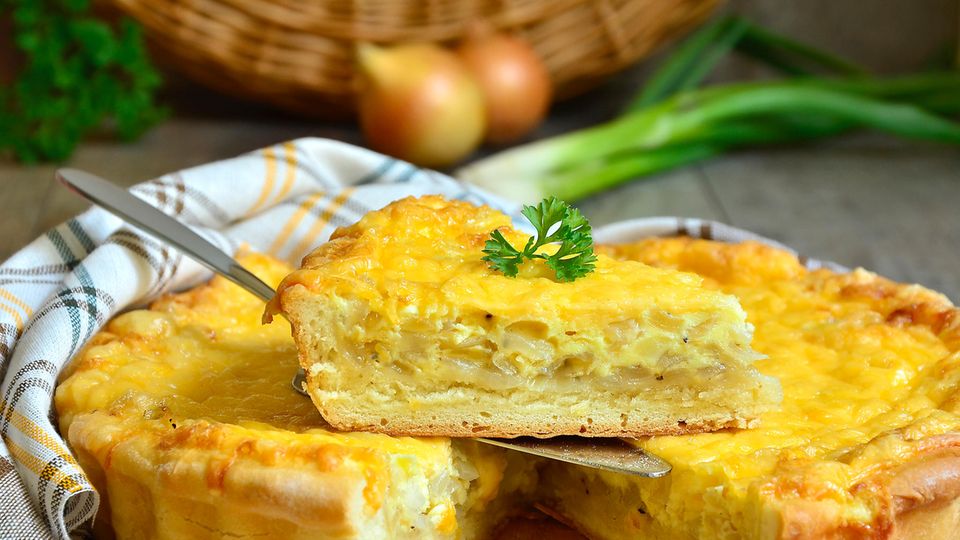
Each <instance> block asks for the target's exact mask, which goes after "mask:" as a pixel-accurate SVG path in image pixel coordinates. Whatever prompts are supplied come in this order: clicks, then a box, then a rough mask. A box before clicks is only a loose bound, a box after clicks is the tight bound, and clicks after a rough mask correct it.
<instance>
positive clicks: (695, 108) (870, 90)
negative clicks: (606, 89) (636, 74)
mask: <svg viewBox="0 0 960 540" xmlns="http://www.w3.org/2000/svg"><path fill="white" fill-rule="evenodd" d="M945 79H946V77H943V76H941V75H939V74H937V75H934V76H931V78H930V80H928V81H926V82H928V83H930V84H929V86H924V84H923V83H924V81H920V80H918V79H917V78H916V77H911V78H910V80H904V81H901V80H860V79H856V80H846V81H843V80H823V81H817V80H798V81H787V82H775V83H770V82H763V83H756V82H752V83H740V84H734V85H725V86H720V87H712V88H706V89H700V90H692V91H686V92H683V93H681V94H678V95H675V96H673V97H671V98H668V99H666V100H664V101H661V102H659V103H657V104H655V105H652V106H650V107H647V108H645V109H641V110H639V111H637V112H634V113H630V114H627V115H625V116H622V117H620V118H618V119H616V120H614V121H612V122H609V123H606V124H603V125H600V126H597V127H594V128H589V129H585V130H581V131H577V132H574V133H570V134H566V135H561V136H558V137H553V138H550V139H546V140H543V141H538V142H535V143H532V144H528V145H524V146H520V147H517V148H513V149H510V150H507V151H504V152H501V153H499V154H496V155H494V156H491V157H489V158H486V159H483V160H481V161H478V162H475V163H473V164H470V165H468V166H466V167H464V168H462V169H460V171H458V173H457V176H458V177H459V178H461V179H463V180H465V181H467V182H470V183H473V184H476V185H478V186H481V187H484V188H486V189H488V190H490V191H492V192H494V193H498V194H500V195H505V196H508V197H513V198H516V199H518V200H539V199H542V198H543V197H545V196H548V195H555V196H557V197H560V198H561V199H565V200H576V199H579V198H582V197H585V196H588V195H590V194H593V193H596V192H598V191H601V190H604V189H607V188H609V187H612V186H614V185H617V184H618V183H621V182H623V181H626V180H629V179H632V178H636V177H638V176H645V175H649V174H653V173H656V172H660V171H663V170H667V169H670V168H674V167H677V166H680V165H684V164H688V163H693V162H697V161H701V160H704V159H707V158H710V157H714V156H716V155H718V154H720V153H723V152H725V151H728V150H730V149H733V148H738V147H743V146H749V145H761V144H781V143H785V142H792V141H804V140H810V139H816V138H820V137H826V136H832V135H837V134H840V133H843V132H845V131H848V130H850V129H854V128H869V129H874V130H877V131H882V132H886V133H890V134H893V135H897V136H901V137H906V138H912V139H921V140H929V141H934V142H941V143H947V144H960V125H958V124H957V123H955V122H952V121H950V120H947V119H945V118H942V117H940V116H938V115H937V113H936V112H935V111H931V110H928V109H927V108H925V100H926V99H927V98H935V101H934V103H933V105H934V106H935V107H936V108H937V109H940V110H956V108H957V106H958V104H960V98H955V99H953V100H950V99H948V96H949V95H950V92H954V94H955V95H960V76H953V77H952V78H951V79H952V80H951V81H950V84H944V81H945ZM934 82H935V83H936V85H934V84H933V83H934ZM908 83H909V84H908ZM872 96H875V97H872ZM904 96H905V97H904ZM900 98H903V99H905V101H898V99H900Z"/></svg>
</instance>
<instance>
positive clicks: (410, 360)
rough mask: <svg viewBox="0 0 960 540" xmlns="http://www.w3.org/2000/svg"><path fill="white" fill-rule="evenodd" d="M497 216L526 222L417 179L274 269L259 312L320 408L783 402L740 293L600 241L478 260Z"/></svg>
mask: <svg viewBox="0 0 960 540" xmlns="http://www.w3.org/2000/svg"><path fill="white" fill-rule="evenodd" d="M493 230H499V231H500V232H501V233H502V234H503V235H504V236H505V237H506V238H508V239H509V241H510V242H511V243H512V244H513V245H515V246H522V245H524V244H525V243H526V241H527V239H528V235H526V234H524V233H522V232H520V231H517V230H515V229H513V228H511V227H510V226H509V218H508V217H507V216H506V215H504V214H502V213H500V212H497V211H494V210H492V209H490V208H487V207H477V206H475V205H472V204H469V203H465V202H461V201H449V200H446V199H444V198H442V197H438V196H425V197H420V198H412V197H411V198H407V199H403V200H400V201H396V202H394V203H391V204H389V205H387V206H386V207H384V208H382V209H380V210H377V211H374V212H370V213H368V214H367V215H365V216H364V217H363V218H362V219H361V220H360V221H359V222H357V223H356V224H354V225H351V226H350V227H346V228H343V229H339V230H338V231H336V232H335V233H334V235H333V236H332V238H331V240H330V241H329V242H328V243H326V244H324V245H322V246H320V247H318V248H317V249H316V250H315V251H314V252H313V253H311V254H310V255H308V256H307V257H306V258H305V259H304V261H303V264H302V267H301V268H300V269H299V270H297V271H295V272H293V273H292V274H291V275H290V276H288V277H286V278H285V279H284V280H283V282H282V283H281V286H280V287H279V290H278V294H277V299H276V300H275V301H274V302H273V303H272V305H271V310H270V312H271V313H272V312H275V311H277V310H281V311H282V312H283V313H284V314H285V316H286V317H287V319H288V320H290V321H291V323H292V325H293V330H294V337H295V340H296V341H297V343H298V349H299V351H300V362H301V365H302V366H303V368H304V370H305V371H306V373H307V387H308V390H309V391H310V394H311V397H312V398H313V400H314V403H315V404H316V405H317V408H318V409H319V410H320V411H321V413H322V414H323V415H324V418H325V419H327V421H329V422H330V423H331V424H332V425H334V426H336V427H338V428H340V429H349V430H363V431H374V432H380V433H389V434H405V435H442V436H453V437H470V436H477V435H483V436H497V437H515V436H523V435H529V436H554V435H581V436H594V437H611V436H639V435H653V434H682V433H693V432H701V431H710V430H717V429H722V428H726V427H737V428H745V427H749V426H751V425H753V424H754V423H755V419H756V417H757V416H758V415H759V414H760V413H761V412H763V411H766V410H769V409H771V408H774V407H776V403H777V401H779V388H778V385H777V383H776V381H775V380H773V379H771V378H768V377H762V376H760V375H759V374H758V373H757V371H756V369H755V368H754V367H753V366H752V363H753V362H754V360H756V359H757V358H758V355H757V354H756V353H754V352H753V351H752V350H751V349H750V345H749V343H750V333H751V328H750V326H749V325H748V324H747V323H746V314H745V313H744V312H743V310H742V309H741V308H740V306H739V304H738V303H737V301H736V299H735V298H734V297H732V296H730V295H727V294H723V293H722V292H719V291H716V290H711V289H707V288H704V287H702V286H701V281H702V279H701V278H700V277H698V276H696V275H695V274H692V273H688V272H677V271H674V270H665V269H660V268H654V267H651V266H648V265H645V264H640V263H638V262H633V261H618V260H614V259H612V258H610V257H607V256H605V255H600V256H599V257H598V259H597V261H596V268H595V269H594V271H593V272H591V273H589V274H588V275H586V276H583V277H580V278H578V279H577V280H575V281H573V282H558V281H557V280H556V279H554V276H553V272H552V271H551V270H549V268H548V267H547V266H546V265H545V264H543V261H541V260H537V261H528V262H527V263H525V264H523V265H522V266H521V269H520V273H519V274H518V275H517V276H514V277H511V276H505V275H503V274H502V273H500V272H499V271H496V270H493V269H491V268H490V267H489V264H488V263H487V262H485V261H483V260H482V257H483V252H482V248H483V246H484V243H485V242H486V240H488V239H489V238H490V232H491V231H493ZM553 248H555V246H553ZM545 249H551V248H550V247H548V248H545Z"/></svg>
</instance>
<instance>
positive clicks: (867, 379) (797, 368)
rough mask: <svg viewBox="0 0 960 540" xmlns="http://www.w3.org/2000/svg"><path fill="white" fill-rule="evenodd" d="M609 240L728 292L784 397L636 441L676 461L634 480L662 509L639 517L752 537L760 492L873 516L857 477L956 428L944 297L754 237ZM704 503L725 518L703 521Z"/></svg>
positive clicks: (955, 328)
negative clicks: (834, 266) (728, 424)
mask: <svg viewBox="0 0 960 540" xmlns="http://www.w3.org/2000/svg"><path fill="white" fill-rule="evenodd" d="M609 252H610V253H611V254H612V255H614V256H617V257H623V258H630V259H635V260H641V261H644V262H647V263H649V264H654V265H659V266H663V267H667V268H677V269H681V270H687V271H694V272H698V273H699V274H700V275H702V276H703V277H704V279H705V281H704V284H705V286H707V287H710V288H713V289H717V290H722V291H724V292H727V293H730V294H733V295H736V296H737V297H738V298H739V299H740V302H741V304H742V305H743V307H744V309H746V310H747V313H748V317H749V320H750V322H752V323H753V324H754V326H755V328H756V331H755V335H754V347H755V348H756V350H758V351H759V352H761V353H763V354H765V355H766V358H765V359H763V360H760V361H758V362H757V363H756V366H757V368H758V369H759V370H760V371H761V372H762V373H764V374H767V375H771V376H774V377H777V378H779V379H780V381H781V382H782V385H783V404H782V406H781V408H780V409H779V410H775V411H772V412H767V413H765V414H764V415H763V416H762V417H761V423H760V427H759V428H756V429H750V430H742V431H736V430H731V431H725V432H718V433H704V434H697V435H688V436H682V437H656V438H652V439H647V440H643V441H642V442H641V443H640V444H641V445H642V446H643V447H644V448H647V449H649V450H651V451H653V452H655V453H657V454H658V455H660V456H663V457H664V458H666V459H667V460H668V461H670V462H671V463H672V464H673V465H674V472H673V474H671V476H670V477H669V480H663V481H649V482H646V483H640V484H638V486H639V488H640V490H641V491H642V492H643V493H644V494H645V495H644V498H645V500H647V501H648V502H649V503H650V504H651V505H654V506H653V508H654V509H656V506H655V505H656V504H662V505H663V506H664V507H666V511H663V512H660V513H657V514H656V515H655V516H654V519H655V520H656V521H657V522H658V523H659V524H658V525H656V526H652V525H650V523H646V524H644V523H645V522H644V520H640V522H644V523H640V524H639V525H638V527H640V528H643V527H652V529H653V530H656V531H660V534H661V535H662V534H664V532H663V531H673V533H671V534H673V535H677V534H678V532H679V531H685V532H686V534H688V535H704V536H702V537H704V538H715V537H724V536H727V535H726V534H723V531H727V532H728V533H729V535H733V536H735V535H737V534H742V535H749V534H748V533H751V530H752V529H751V527H754V528H756V527H759V526H760V525H759V524H760V523H761V522H762V519H761V515H760V514H758V513H757V512H756V509H757V508H759V505H760V504H761V503H759V502H758V501H759V500H764V501H765V502H764V503H762V504H765V505H774V506H776V505H777V503H774V502H772V501H774V500H782V501H788V500H791V499H806V500H810V501H833V502H836V503H837V507H836V508H838V509H839V510H837V511H838V512H840V513H841V514H842V515H841V517H840V518H838V519H839V520H840V521H845V522H848V523H863V524H867V525H864V526H865V527H869V524H870V523H872V522H873V520H874V519H876V517H877V515H878V513H879V512H881V511H884V509H882V508H880V504H881V498H882V497H881V496H880V495H879V494H873V493H871V492H870V490H869V489H860V488H857V487H856V486H857V485H858V483H860V482H863V481H864V479H865V478H867V477H870V476H871V475H875V474H877V473H878V471H882V470H884V469H885V468H889V467H892V466H894V465H896V464H898V463H903V462H904V460H906V459H908V458H909V457H910V456H911V455H913V454H915V453H916V452H917V451H919V448H920V447H921V446H922V445H920V444H919V443H917V441H918V440H920V439H923V438H927V437H932V436H936V435H940V434H945V433H950V432H956V431H960V416H958V413H960V407H958V396H960V393H958V389H960V353H958V349H960V324H958V323H960V317H958V316H957V312H956V310H954V309H953V308H952V306H951V305H950V303H949V302H948V301H947V300H946V298H944V297H942V296H941V295H938V294H936V293H933V292H931V291H928V290H926V289H923V288H921V287H918V286H909V287H908V286H901V285H896V284H893V283H891V282H888V281H886V280H883V279H882V278H878V277H877V276H875V275H873V274H870V273H868V272H865V271H862V270H858V271H855V272H853V273H850V274H834V273H832V272H829V271H827V270H819V271H807V270H806V269H804V268H803V267H802V266H801V265H800V264H799V263H798V261H797V259H796V258H795V257H794V256H792V255H790V254H788V253H786V252H783V251H779V250H776V249H773V248H769V247H765V246H761V245H758V244H743V245H725V244H719V243H714V242H709V241H694V240H690V239H666V240H663V239H658V240H648V241H644V242H640V243H638V244H635V245H627V246H619V247H615V248H611V249H609ZM604 481H605V482H607V483H608V484H609V485H615V486H620V487H621V488H625V483H627V482H629V480H627V479H626V478H625V477H616V476H613V475H609V476H605V477H604ZM667 486H669V488H668V487H667ZM667 494H669V497H670V500H669V501H668V500H667V499H666V498H665V497H667V496H668V495H667ZM670 501H683V507H682V508H681V507H674V506H673V504H675V503H673V504H672V503H671V502H670ZM751 507H752V508H754V511H751V510H749V508H751ZM661 510H663V508H661ZM705 512H706V514H705ZM710 512H715V513H717V514H721V515H724V516H725V517H724V518H722V519H721V521H723V520H727V521H725V525H724V526H723V527H718V526H717V525H716V523H713V524H711V523H710V521H709V518H707V517H704V516H705V515H709V513H710ZM810 519H813V518H810ZM646 521H649V520H646ZM731 527H732V528H731ZM737 531H739V533H737ZM752 532H753V533H756V530H753V531H752ZM768 532H770V531H768ZM773 532H774V533H775V532H776V531H773ZM651 534H653V533H651ZM674 537H676V536H674Z"/></svg>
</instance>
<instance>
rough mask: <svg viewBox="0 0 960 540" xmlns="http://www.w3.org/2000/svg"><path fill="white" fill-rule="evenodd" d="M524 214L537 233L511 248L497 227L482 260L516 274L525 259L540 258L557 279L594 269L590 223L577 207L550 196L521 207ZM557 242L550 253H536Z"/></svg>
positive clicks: (493, 266) (566, 278)
mask: <svg viewBox="0 0 960 540" xmlns="http://www.w3.org/2000/svg"><path fill="white" fill-rule="evenodd" d="M521 213H522V214H523V216H524V217H526V218H527V220H528V221H530V223H531V224H532V225H533V228H534V229H536V231H537V235H536V236H531V237H530V238H529V239H528V240H527V244H526V246H524V248H523V250H518V249H517V248H515V247H513V245H511V244H510V242H509V241H508V240H507V239H506V238H504V237H503V234H501V233H500V231H499V230H495V231H493V232H491V233H490V239H489V240H487V243H486V244H485V245H484V247H483V252H484V253H485V254H486V255H485V256H484V257H483V259H482V260H484V261H487V262H488V263H490V268H492V269H494V270H497V271H499V272H502V273H503V274H504V275H505V276H509V277H515V276H516V275H517V273H518V272H519V271H520V265H521V264H523V261H524V260H533V259H543V260H545V261H546V265H547V266H548V267H549V268H551V269H552V270H553V271H554V273H555V274H556V276H557V280H559V281H573V280H575V279H577V278H579V277H583V276H585V275H587V274H589V273H590V272H592V271H593V269H594V267H595V266H596V261H597V256H596V255H594V253H593V236H592V234H591V230H590V223H589V222H588V221H587V218H585V217H583V214H581V213H580V211H579V210H577V209H576V208H573V207H571V206H570V205H568V204H567V203H565V202H563V201H561V200H560V199H557V198H556V197H550V198H549V199H544V200H543V201H541V202H540V204H538V205H537V206H524V207H523V210H522V211H521ZM558 243H559V244H560V245H559V246H558V247H557V250H556V251H555V252H553V253H538V251H539V250H540V248H542V247H543V246H546V245H548V244H558Z"/></svg>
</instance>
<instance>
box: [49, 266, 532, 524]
mask: <svg viewBox="0 0 960 540" xmlns="http://www.w3.org/2000/svg"><path fill="white" fill-rule="evenodd" d="M242 262H243V264H244V265H245V266H247V267H249V268H251V269H252V270H254V271H255V272H256V273H257V274H258V275H260V276H261V277H263V278H264V279H265V280H266V281H267V282H269V283H274V284H275V283H277V282H279V281H280V278H281V277H282V276H283V275H285V274H286V273H288V272H289V269H288V268H287V267H285V266H284V265H282V264H280V263H278V262H275V261H271V260H269V259H267V258H264V257H259V256H252V257H247V258H245V259H244V260H243V261H242ZM262 312H263V303H262V302H261V301H260V300H258V299H257V298H255V297H254V296H252V295H250V294H249V293H246V292H244V291H243V290H241V289H240V288H238V287H237V286H236V285H233V284H231V283H229V282H227V281H226V280H224V279H222V278H216V279H214V280H213V281H212V282H211V283H210V284H208V285H204V286H201V287H199V288H197V289H194V290H192V291H190V292H187V293H184V294H178V295H174V296H170V297H167V298H165V299H162V300H160V301H158V302H156V303H155V304H154V305H153V306H152V307H151V309H149V310H137V311H131V312H128V313H126V314H123V315H120V316H119V317H117V318H115V319H114V320H112V321H111V322H110V323H109V324H108V325H107V327H106V329H105V330H104V331H103V332H101V333H99V334H98V335H96V336H95V337H94V338H93V339H92V341H91V342H90V344H89V345H88V346H87V347H86V349H85V350H84V351H83V352H82V353H81V354H79V355H78V356H77V358H75V359H74V361H73V362H72V363H71V365H70V366H69V368H68V371H67V372H66V373H65V374H64V379H63V381H62V382H61V384H60V385H59V387H58V388H57V393H56V407H57V411H58V413H59V415H60V426H61V430H62V432H63V434H64V435H65V437H66V439H67V440H68V442H69V444H70V446H71V448H72V449H73V450H74V452H75V454H76V455H77V458H78V459H79V462H80V464H81V466H82V467H83V468H84V471H85V472H86V473H87V474H88V475H89V477H90V478H91V480H92V481H93V483H94V485H95V486H96V487H97V490H98V492H99V493H100V495H101V499H102V502H101V510H100V514H99V516H98V519H97V524H98V527H99V528H100V529H101V532H103V533H105V534H109V533H110V532H113V533H115V534H116V536H117V537H119V538H122V539H132V538H137V539H191V540H203V539H213V538H284V539H300V538H303V539H306V538H310V539H328V538H329V539H332V538H369V539H377V540H380V539H383V538H444V539H453V538H482V537H484V536H485V534H486V531H488V530H489V528H490V527H491V526H492V525H493V524H495V523H496V522H497V521H498V516H499V515H501V514H502V510H503V509H504V508H506V507H507V506H509V505H510V503H511V501H512V497H513V493H515V492H519V491H521V487H523V486H525V485H526V486H529V485H530V484H531V483H532V481H533V476H532V473H531V472H530V471H529V469H528V467H532V465H526V464H521V463H520V462H518V461H516V459H517V458H516V457H515V456H508V454H507V453H505V452H501V451H499V450H497V449H493V448H491V447H486V446H482V447H481V446H479V445H476V444H474V443H472V442H471V441H458V442H456V443H451V441H450V440H448V439H440V438H435V439H413V438H408V437H399V438H394V437H389V436H386V435H378V434H370V433H340V432H336V431H334V430H331V429H330V428H329V426H327V424H326V423H325V422H324V421H323V419H322V418H321V417H320V415H319V413H318V412H317V410H316V409H315V408H314V406H313V404H312V403H311V402H310V400H309V399H308V398H306V397H304V396H302V395H300V394H298V393H296V392H295V391H294V390H293V388H292V387H291V384H290V381H291V377H292V376H293V374H294V373H295V371H296V369H297V361H296V352H295V348H294V344H293V341H292V340H291V338H290V329H289V327H287V325H286V324H285V323H283V321H278V322H276V323H274V324H273V325H267V326H263V325H261V323H260V318H261V314H262ZM508 467H510V468H509V469H508ZM505 473H506V476H504V475H505ZM501 480H502V482H501ZM111 525H112V527H111ZM111 529H112V531H111Z"/></svg>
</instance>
